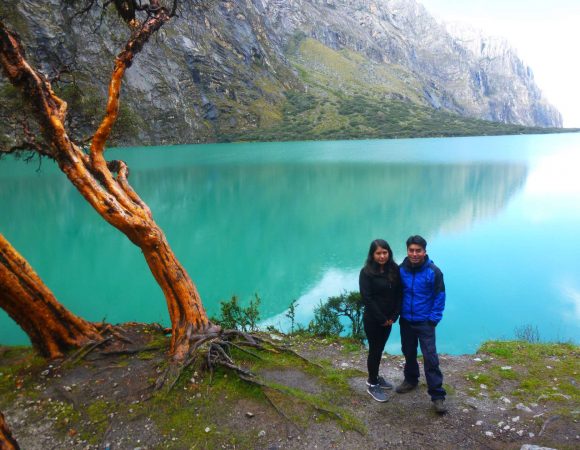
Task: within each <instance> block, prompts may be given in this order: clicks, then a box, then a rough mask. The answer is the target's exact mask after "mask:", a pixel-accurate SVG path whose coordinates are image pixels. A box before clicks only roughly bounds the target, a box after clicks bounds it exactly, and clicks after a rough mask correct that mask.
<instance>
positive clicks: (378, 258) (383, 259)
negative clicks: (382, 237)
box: [373, 247, 390, 266]
mask: <svg viewBox="0 0 580 450" xmlns="http://www.w3.org/2000/svg"><path fill="white" fill-rule="evenodd" d="M389 256H390V255H389V251H388V250H387V249H386V248H382V247H377V249H376V250H375V252H374V253H373V259H374V260H375V262H376V263H377V264H380V265H381V266H384V265H385V264H386V263H387V261H388V260H389Z"/></svg>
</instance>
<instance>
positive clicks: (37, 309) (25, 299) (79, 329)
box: [0, 234, 102, 359]
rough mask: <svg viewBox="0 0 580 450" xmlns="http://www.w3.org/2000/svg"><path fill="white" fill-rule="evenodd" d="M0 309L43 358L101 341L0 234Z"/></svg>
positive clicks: (96, 331) (94, 327)
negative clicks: (60, 301)
mask: <svg viewBox="0 0 580 450" xmlns="http://www.w3.org/2000/svg"><path fill="white" fill-rule="evenodd" d="M0 308H2V309H3V310H5V311H6V312H7V313H8V315H9V316H10V317H11V318H12V319H13V320H14V321H15V322H16V323H17V324H18V325H19V326H20V328H22V330H24V332H25V333H26V334H27V335H28V337H29V338H30V341H31V343H32V346H33V347H34V349H35V350H36V351H37V352H38V353H39V354H40V355H41V356H44V357H45V358H49V359H54V358H61V357H63V356H64V355H65V353H66V352H67V351H68V350H70V349H71V348H77V347H82V346H83V345H86V344H88V343H90V342H93V341H95V342H96V341H100V340H102V337H101V335H100V334H99V331H98V329H97V326H96V325H94V324H92V323H91V322H87V321H86V320H84V319H81V318H80V317H78V316H76V315H74V314H73V313H72V312H70V311H69V310H68V309H66V308H65V307H64V306H62V305H61V304H60V303H59V302H58V301H57V299H56V298H55V297H54V295H53V293H52V292H51V291H50V289H49V288H48V287H47V286H46V285H45V284H44V283H43V282H42V280H41V279H40V277H39V276H38V275H37V274H36V272H35V271H34V270H33V269H32V267H31V266H30V264H28V262H27V261H26V260H25V259H24V258H23V257H22V255H20V254H19V253H18V252H17V251H16V250H15V249H14V247H12V245H10V243H9V242H8V241H7V240H6V238H5V237H4V236H2V234H0Z"/></svg>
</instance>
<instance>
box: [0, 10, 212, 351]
mask: <svg viewBox="0 0 580 450" xmlns="http://www.w3.org/2000/svg"><path fill="white" fill-rule="evenodd" d="M120 3H126V2H120ZM175 7H176V2H174V4H173V8H172V9H171V10H168V9H166V8H164V7H162V6H160V4H159V2H158V1H150V2H149V5H148V6H147V10H146V13H147V14H146V17H145V19H144V20H143V21H142V22H139V21H138V20H137V19H136V18H135V17H133V15H132V14H129V17H127V18H125V17H124V16H123V15H122V17H123V18H124V19H125V21H126V22H127V23H128V24H129V25H130V27H131V29H132V30H133V31H132V35H131V38H130V39H129V41H128V42H127V44H126V45H125V48H124V49H123V51H122V52H121V53H119V55H118V56H117V58H116V59H115V67H114V70H113V74H112V77H111V82H110V85H109V96H108V103H107V112H106V115H105V117H104V119H103V120H102V122H101V125H100V126H99V129H98V130H97V132H96V133H95V135H94V137H93V140H92V144H91V148H90V153H89V154H87V153H85V152H84V151H83V150H82V149H81V148H80V147H79V146H77V145H76V144H75V143H73V142H72V141H71V139H70V138H69V136H68V134H67V131H66V129H65V126H64V123H65V117H66V111H67V104H66V102H64V101H63V100H62V99H60V98H58V97H57V96H56V95H55V93H54V92H53V90H52V87H51V85H50V83H49V81H48V80H47V79H46V77H45V76H44V75H43V74H42V73H40V72H38V71H37V70H35V69H34V68H33V67H32V66H31V65H30V64H29V63H28V61H27V60H26V58H25V54H24V50H23V49H22V47H21V45H20V43H19V42H18V40H17V39H16V37H15V36H14V34H12V33H11V32H10V31H9V30H8V29H7V28H6V27H5V26H4V25H3V24H2V22H0V63H1V64H2V67H3V69H4V73H5V74H6V76H7V77H8V79H9V80H10V81H11V83H12V84H13V85H14V86H16V87H18V88H20V89H21V91H22V92H23V94H24V97H25V99H26V100H27V101H28V102H29V103H30V105H31V106H32V109H33V111H34V114H35V115H36V118H37V120H38V122H39V124H40V127H41V129H42V131H43V134H44V138H45V140H46V141H47V142H48V143H49V145H50V148H49V152H48V153H49V156H50V157H51V158H53V159H54V160H56V162H57V163H58V165H59V167H60V169H61V170H62V171H63V172H64V173H65V174H66V176H67V177H68V178H69V180H70V181H71V182H72V183H73V184H74V186H75V187H76V188H77V189H78V191H79V192H80V193H81V195H82V196H83V197H84V198H85V199H86V200H87V201H88V202H89V203H90V204H91V205H92V207H93V208H94V209H95V210H96V211H97V212H98V213H99V214H100V215H101V216H102V217H103V218H104V219H105V220H106V221H107V222H109V223H110V224H111V225H113V226H114V227H116V228H117V229H119V230H120V231H121V232H123V233H124V234H125V235H126V236H127V237H128V238H129V239H130V240H131V241H132V242H133V243H134V244H135V245H137V246H138V247H139V248H140V249H141V250H142V251H143V254H144V256H145V259H146V261H147V264H148V265H149V268H150V269H151V272H152V273H153V276H154V277H155V279H156V280H157V282H158V283H159V285H160V287H161V289H162V290H163V293H164V295H165V299H166V301H167V306H168V310H169V316H170V319H171V325H172V338H171V353H172V355H173V356H174V358H175V359H176V360H182V359H183V358H184V357H185V355H186V354H187V352H188V351H189V348H190V342H191V340H190V336H191V335H192V334H194V333H198V332H205V331H207V330H208V329H209V328H211V323H210V322H209V320H208V317H207V314H206V312H205V310H204V308H203V305H202V302H201V299H200V296H199V294H198V292H197V290H196V288H195V285H194V284H193V282H192V280H191V278H190V277H189V276H188V274H187V272H186V271H185V269H184V268H183V266H182V265H181V264H180V263H179V261H178V260H177V258H176V257H175V255H174V253H173V251H172V250H171V248H170V246H169V244H168V243H167V240H166V238H165V235H164V234H163V231H162V230H161V229H160V228H159V226H158V225H157V224H156V223H155V221H154V220H153V216H152V214H151V211H150V210H149V208H148V207H147V205H146V204H145V203H144V202H143V201H142V200H141V199H140V198H139V196H138V195H137V194H136V193H135V191H134V190H133V189H132V188H131V186H130V185H129V182H128V179H127V178H128V173H129V171H128V168H127V166H126V165H125V163H124V162H123V161H106V160H105V158H104V150H105V143H106V141H107V139H108V137H109V134H110V132H111V129H112V126H113V124H114V123H115V121H116V119H117V115H118V110H119V95H120V89H121V81H122V78H123V75H124V73H125V70H126V69H127V68H128V67H130V65H131V63H132V61H133V58H134V56H135V54H136V53H138V52H139V51H140V50H141V49H142V47H143V45H144V44H145V43H146V42H147V40H148V39H149V37H150V36H151V35H152V34H153V33H155V32H156V31H157V30H158V29H159V28H160V27H161V26H162V25H163V24H164V23H165V22H167V21H168V20H169V19H170V18H171V17H172V15H174V14H175Z"/></svg>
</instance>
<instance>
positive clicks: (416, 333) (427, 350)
mask: <svg viewBox="0 0 580 450" xmlns="http://www.w3.org/2000/svg"><path fill="white" fill-rule="evenodd" d="M399 324H400V327H401V348H402V350H403V355H405V380H406V381H407V382H408V383H411V384H412V385H414V386H416V385H417V384H418V383H419V364H418V363H417V344H419V345H420V346H421V353H423V364H424V366H425V378H426V379H427V386H428V388H429V390H428V392H429V395H431V400H437V399H438V398H443V399H444V398H445V395H446V392H445V389H443V374H442V373H441V370H439V357H438V356H437V348H436V346H435V326H433V325H432V324H430V323H429V322H427V321H425V322H410V321H408V320H405V319H403V318H402V317H401V319H400V321H399Z"/></svg>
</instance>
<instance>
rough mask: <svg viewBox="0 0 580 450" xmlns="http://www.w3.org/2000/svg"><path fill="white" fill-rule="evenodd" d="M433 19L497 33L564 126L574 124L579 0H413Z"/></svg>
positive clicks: (579, 102)
mask: <svg viewBox="0 0 580 450" xmlns="http://www.w3.org/2000/svg"><path fill="white" fill-rule="evenodd" d="M417 1H418V2H419V3H421V4H422V5H423V6H425V8H427V10H428V11H429V12H430V13H431V14H432V15H433V16H434V17H435V18H437V19H443V20H446V21H458V22H462V23H466V24H470V25H473V26H475V27H476V28H479V29H481V30H483V31H484V32H485V34H489V35H493V36H502V37H504V38H506V39H507V40H508V42H509V43H510V44H511V45H512V47H514V48H515V49H516V51H517V54H518V55H519V57H520V58H521V59H522V61H523V62H524V63H525V64H526V65H527V66H529V67H531V69H532V72H533V73H534V78H535V80H536V84H537V85H538V87H539V88H540V89H541V91H542V93H543V95H544V97H545V98H546V99H547V100H548V101H549V102H550V103H551V104H552V105H553V106H555V107H556V108H557V109H558V111H560V113H561V114H562V118H563V121H564V126H565V127H567V128H570V127H575V128H580V81H578V80H580V55H579V53H580V52H579V50H578V46H579V45H580V0H550V1H548V0H417Z"/></svg>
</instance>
